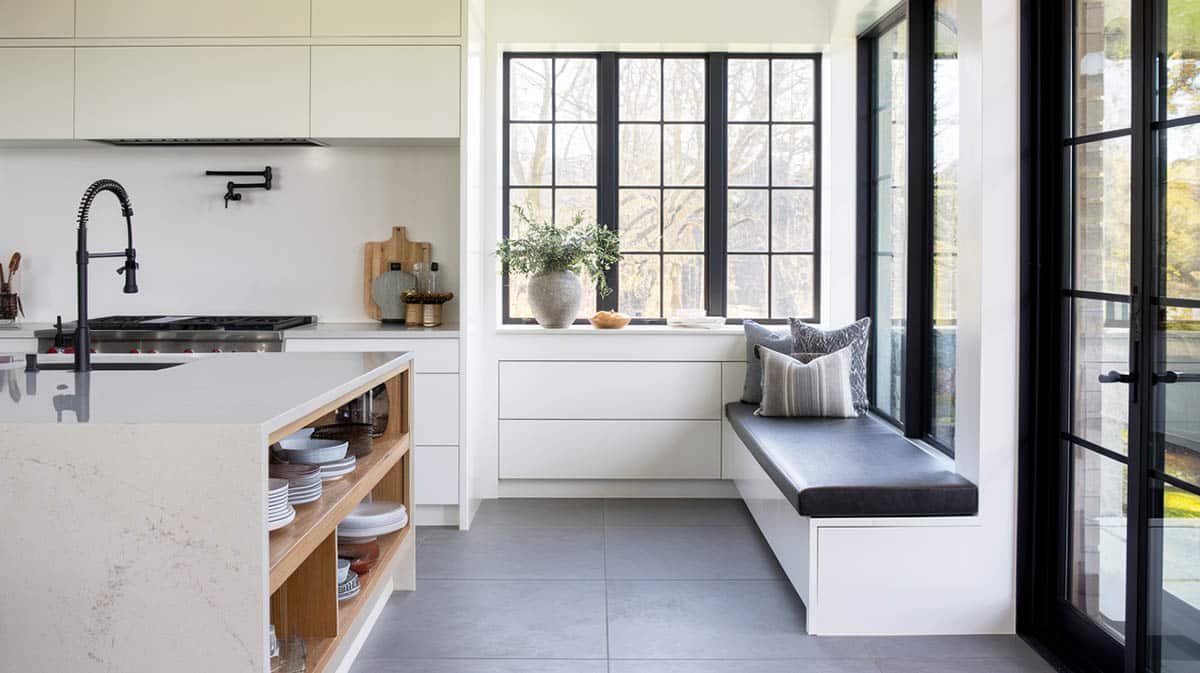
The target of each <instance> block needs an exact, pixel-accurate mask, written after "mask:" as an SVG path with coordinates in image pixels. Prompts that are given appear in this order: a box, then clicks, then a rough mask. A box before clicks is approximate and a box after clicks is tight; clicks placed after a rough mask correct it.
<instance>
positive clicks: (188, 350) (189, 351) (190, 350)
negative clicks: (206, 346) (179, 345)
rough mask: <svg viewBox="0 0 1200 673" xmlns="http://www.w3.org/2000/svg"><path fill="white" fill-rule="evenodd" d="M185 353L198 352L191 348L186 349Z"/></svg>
mask: <svg viewBox="0 0 1200 673" xmlns="http://www.w3.org/2000/svg"><path fill="white" fill-rule="evenodd" d="M183 352H184V353H195V352H196V351H194V350H192V349H190V348H185V349H183Z"/></svg>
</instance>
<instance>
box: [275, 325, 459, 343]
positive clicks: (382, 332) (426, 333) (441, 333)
mask: <svg viewBox="0 0 1200 673" xmlns="http://www.w3.org/2000/svg"><path fill="white" fill-rule="evenodd" d="M458 336H459V333H458V325H439V326H438V327H409V326H407V325H385V324H383V323H380V322H319V323H317V324H315V325H304V326H302V327H293V328H291V329H288V330H284V331H283V338H284V340H285V341H286V340H287V339H457V338H458Z"/></svg>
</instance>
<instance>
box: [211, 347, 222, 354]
mask: <svg viewBox="0 0 1200 673" xmlns="http://www.w3.org/2000/svg"><path fill="white" fill-rule="evenodd" d="M211 352H213V353H220V352H221V349H220V348H214V349H212V351H211Z"/></svg>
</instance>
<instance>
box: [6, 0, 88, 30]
mask: <svg viewBox="0 0 1200 673" xmlns="http://www.w3.org/2000/svg"><path fill="white" fill-rule="evenodd" d="M74 34H75V2H74V0H0V37H72V36H73V35H74Z"/></svg>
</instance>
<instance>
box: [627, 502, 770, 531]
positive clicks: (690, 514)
mask: <svg viewBox="0 0 1200 673" xmlns="http://www.w3.org/2000/svg"><path fill="white" fill-rule="evenodd" d="M604 524H605V525H606V526H753V525H754V520H753V519H752V518H751V517H750V510H748V509H746V506H745V505H743V504H742V501H741V500H717V499H709V500H704V499H691V500H676V499H672V498H654V499H647V500H640V499H630V500H606V501H604Z"/></svg>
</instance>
